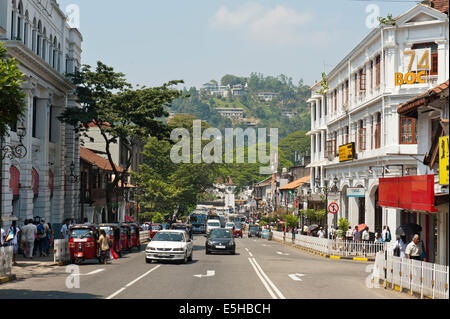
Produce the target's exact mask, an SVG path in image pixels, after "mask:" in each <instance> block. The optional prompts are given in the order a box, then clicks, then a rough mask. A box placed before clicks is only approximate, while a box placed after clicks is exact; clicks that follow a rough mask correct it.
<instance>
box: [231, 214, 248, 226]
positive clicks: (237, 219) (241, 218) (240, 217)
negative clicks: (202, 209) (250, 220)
mask: <svg viewBox="0 0 450 319" xmlns="http://www.w3.org/2000/svg"><path fill="white" fill-rule="evenodd" d="M228 220H229V221H230V222H233V223H239V224H244V223H246V222H247V217H245V216H244V215H239V214H231V215H229V216H228Z"/></svg>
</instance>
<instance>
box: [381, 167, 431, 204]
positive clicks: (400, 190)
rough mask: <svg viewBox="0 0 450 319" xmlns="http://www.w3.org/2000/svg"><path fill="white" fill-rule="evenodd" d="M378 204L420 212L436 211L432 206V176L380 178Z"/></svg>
mask: <svg viewBox="0 0 450 319" xmlns="http://www.w3.org/2000/svg"><path fill="white" fill-rule="evenodd" d="M379 205H380V206H384V207H392V208H400V209H409V210H415V211H422V212H437V211H438V210H437V209H436V208H435V207H434V176H433V175H419V176H404V177H389V178H380V183H379Z"/></svg>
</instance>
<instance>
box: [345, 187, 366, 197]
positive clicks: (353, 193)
mask: <svg viewBox="0 0 450 319" xmlns="http://www.w3.org/2000/svg"><path fill="white" fill-rule="evenodd" d="M347 197H366V190H365V189H364V188H362V187H349V188H347Z"/></svg>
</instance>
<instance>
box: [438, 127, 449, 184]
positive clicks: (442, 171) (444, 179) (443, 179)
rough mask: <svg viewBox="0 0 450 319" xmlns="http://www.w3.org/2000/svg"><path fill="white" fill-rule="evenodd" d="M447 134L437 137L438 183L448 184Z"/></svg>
mask: <svg viewBox="0 0 450 319" xmlns="http://www.w3.org/2000/svg"><path fill="white" fill-rule="evenodd" d="M448 153H449V145H448V136H444V137H441V138H439V184H441V185H448V179H449V178H448V175H449V167H448V166H449V160H448V155H449V154H448Z"/></svg>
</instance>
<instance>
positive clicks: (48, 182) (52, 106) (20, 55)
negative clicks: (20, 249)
mask: <svg viewBox="0 0 450 319" xmlns="http://www.w3.org/2000/svg"><path fill="white" fill-rule="evenodd" d="M66 18H67V17H66V15H65V14H64V12H63V11H62V10H61V9H60V7H59V5H58V3H57V2H56V1H55V0H51V1H46V2H45V3H44V2H42V1H38V0H0V41H2V42H5V47H6V49H7V52H8V55H9V56H11V57H13V58H15V59H16V60H17V62H18V66H19V68H20V70H21V71H22V72H23V73H24V74H25V77H24V82H23V86H22V87H23V89H24V91H25V93H26V111H25V116H24V117H23V120H22V121H21V122H20V123H17V126H23V127H24V128H25V129H26V135H25V137H24V139H23V144H24V146H25V147H26V149H27V153H26V156H25V157H24V158H22V159H17V158H14V159H8V158H6V159H5V160H4V161H3V165H2V167H1V169H2V172H3V179H2V185H1V186H2V189H1V191H2V199H3V200H2V202H1V203H0V204H1V205H2V212H3V215H4V216H7V217H11V216H15V217H16V218H18V220H19V223H18V224H19V225H21V224H22V223H23V221H24V220H25V219H28V218H34V217H36V216H40V217H42V218H45V219H46V220H47V221H48V222H51V223H52V224H56V225H58V224H60V223H61V222H62V221H63V219H64V218H67V217H71V218H76V217H77V212H78V211H79V186H78V185H76V183H71V182H70V179H69V176H70V175H72V176H76V175H79V162H80V161H79V142H78V136H76V134H75V133H74V131H73V127H69V126H68V125H65V124H63V123H61V122H60V121H59V120H58V119H57V117H58V116H59V115H60V114H61V112H63V111H64V110H65V109H66V108H69V107H79V104H78V103H77V99H76V97H75V96H74V94H73V92H74V89H75V86H74V85H73V84H72V83H71V82H70V81H69V80H68V78H67V77H66V76H65V73H73V72H74V71H75V70H76V69H77V68H79V67H80V63H81V61H80V56H81V42H82V36H81V34H80V32H79V31H78V30H77V29H74V28H71V27H70V26H69V25H68V24H67V23H66ZM15 130H16V125H14V126H13V129H12V130H11V132H10V136H9V137H6V139H5V142H6V143H7V144H10V145H17V143H18V142H19V138H18V136H17V134H16V132H15ZM71 163H73V164H74V166H73V170H72V171H71V170H70V166H71V165H70V164H71Z"/></svg>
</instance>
